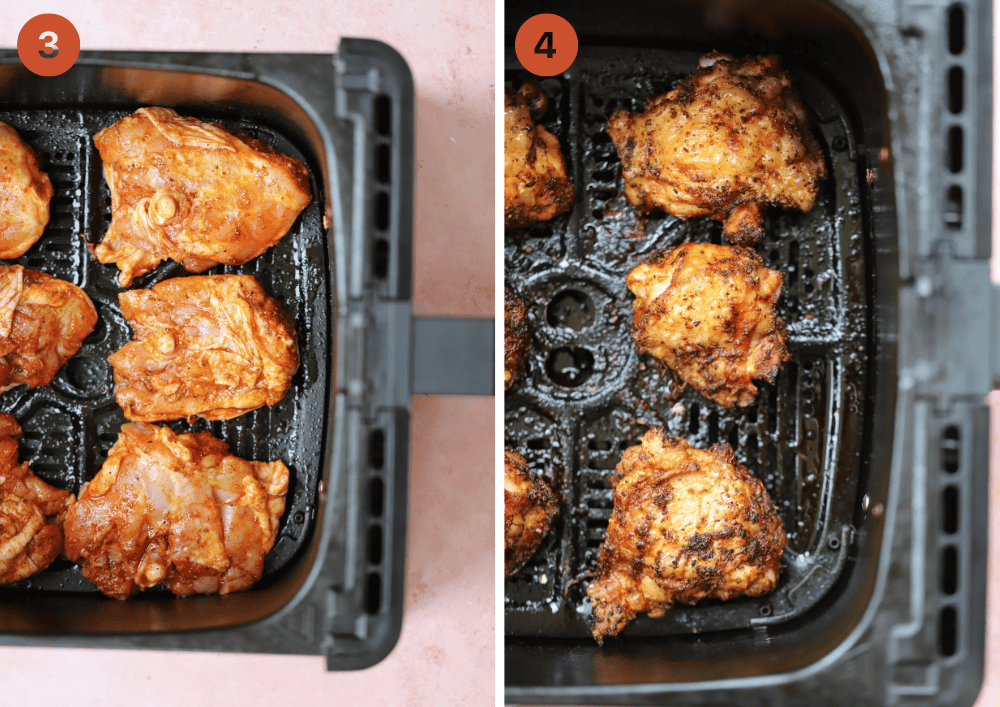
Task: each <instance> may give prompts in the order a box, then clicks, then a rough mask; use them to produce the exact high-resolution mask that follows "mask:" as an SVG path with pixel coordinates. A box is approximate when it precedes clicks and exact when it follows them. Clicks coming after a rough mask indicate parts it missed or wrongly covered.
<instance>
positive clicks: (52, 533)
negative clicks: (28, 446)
mask: <svg viewBox="0 0 1000 707" xmlns="http://www.w3.org/2000/svg"><path fill="white" fill-rule="evenodd" d="M20 436H21V426H20V425H18V424H17V421H16V420H15V419H14V418H13V417H11V416H10V415H7V414H6V413H0V584H9V583H11V582H17V581H20V580H22V579H27V578H28V577H31V576H32V575H36V574H38V573H39V572H41V571H42V570H44V569H45V568H46V567H48V566H49V565H50V564H51V563H52V560H54V559H56V557H57V556H58V555H59V553H60V552H62V549H63V534H62V523H63V516H64V515H65V513H66V507H67V506H68V505H69V504H70V503H71V502H72V501H73V494H71V493H70V492H69V491H61V490H59V489H57V488H53V487H52V486H49V485H48V484H47V483H45V482H44V481H42V480H41V479H39V478H38V477H37V476H35V475H34V474H33V473H31V469H30V468H28V463H27V462H25V463H23V464H18V463H17V452H18V443H17V439H18V438H19V437H20Z"/></svg>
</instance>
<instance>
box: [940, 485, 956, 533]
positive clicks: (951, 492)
mask: <svg viewBox="0 0 1000 707" xmlns="http://www.w3.org/2000/svg"><path fill="white" fill-rule="evenodd" d="M941 503H942V514H941V517H942V521H941V526H942V528H944V532H946V533H948V534H949V535H951V534H953V533H957V532H958V488H957V487H955V486H946V487H945V489H944V494H943V495H942V502H941Z"/></svg>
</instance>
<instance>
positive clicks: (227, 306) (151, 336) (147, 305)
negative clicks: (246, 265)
mask: <svg viewBox="0 0 1000 707" xmlns="http://www.w3.org/2000/svg"><path fill="white" fill-rule="evenodd" d="M118 301H119V303H120V304H121V308H122V314H123V315H124V316H125V318H126V319H127V320H128V322H129V324H131V325H132V328H133V329H134V330H135V339H133V340H132V341H130V342H129V343H127V344H125V345H124V346H123V347H122V348H120V349H118V351H116V352H115V353H113V354H111V356H109V357H108V362H109V363H110V364H111V365H112V366H113V367H114V369H115V374H114V375H115V399H116V400H117V401H118V404H119V405H121V406H122V408H123V409H124V410H125V417H127V418H128V419H130V420H135V421H141V422H154V421H159V420H176V419H178V418H186V419H188V420H191V419H193V418H195V417H203V418H205V419H206V420H228V419H229V418H232V417H236V416H238V415H242V414H243V413H245V412H249V411H250V410H254V409H256V408H259V407H261V406H263V405H274V404H276V403H277V402H278V401H280V400H281V399H282V398H283V397H284V396H285V393H287V392H288V388H289V387H290V386H291V384H292V375H293V374H294V373H295V371H296V370H297V369H298V367H299V352H298V340H297V337H296V334H295V327H294V325H293V324H292V320H291V317H289V316H288V314H286V313H285V311H284V310H283V309H282V308H281V305H279V304H278V303H277V302H276V301H275V300H274V299H272V298H271V297H269V296H268V295H267V294H266V293H265V292H264V288H262V287H261V286H260V283H259V282H257V280H256V279H255V278H254V277H252V276H250V275H208V276H199V277H179V278H173V279H171V280H164V281H163V282H161V283H159V284H157V285H156V286H154V287H153V288H152V289H150V290H131V291H129V292H123V293H121V294H120V295H119V296H118Z"/></svg>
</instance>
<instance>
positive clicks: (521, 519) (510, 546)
mask: <svg viewBox="0 0 1000 707" xmlns="http://www.w3.org/2000/svg"><path fill="white" fill-rule="evenodd" d="M558 511H559V504H558V503H557V502H556V498H555V496H554V495H553V494H552V489H550V488H549V485H548V484H547V483H545V479H543V478H542V477H541V476H539V475H538V474H536V473H535V472H533V471H532V470H531V469H529V468H528V463H527V462H526V461H525V460H524V457H522V456H521V455H520V454H517V453H516V452H504V453H503V548H504V557H503V569H504V576H505V577H513V576H515V575H516V574H517V573H518V572H520V571H521V567H523V566H524V563H525V562H527V561H528V559H529V558H530V557H531V556H532V555H533V554H534V553H535V550H536V549H538V546H539V544H541V542H542V538H544V537H545V534H546V533H548V532H549V528H551V527H552V519H553V518H554V517H555V515H556V513H557V512H558Z"/></svg>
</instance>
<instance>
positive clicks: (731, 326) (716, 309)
mask: <svg viewBox="0 0 1000 707" xmlns="http://www.w3.org/2000/svg"><path fill="white" fill-rule="evenodd" d="M783 279H784V278H783V276H782V274H781V273H780V272H778V271H777V270H771V269H770V268H768V267H766V266H765V265H764V263H763V261H762V260H761V259H760V256H758V255H757V254H756V253H754V252H753V251H752V250H750V249H749V248H742V247H740V246H725V245H713V244H710V243H684V244H682V245H680V246H678V247H676V248H673V249H671V250H667V251H663V252H660V253H658V254H656V255H654V256H653V257H652V258H651V259H650V260H649V261H647V262H645V263H641V264H640V265H638V266H637V267H636V268H634V269H633V270H632V271H631V272H630V273H629V274H628V275H627V276H626V278H625V281H626V284H627V285H628V288H629V289H630V290H631V291H632V294H634V295H635V297H636V298H635V301H634V302H633V303H632V308H633V309H634V310H635V317H634V319H633V321H632V338H633V339H635V346H636V350H637V351H638V352H639V353H649V354H651V355H652V356H654V357H656V358H658V359H660V360H661V361H663V362H664V363H665V364H666V365H667V366H669V367H670V368H671V369H672V370H673V371H674V372H675V373H677V374H678V375H679V376H680V378H681V379H682V380H683V381H684V382H685V383H687V384H689V385H690V386H691V387H692V388H694V389H695V390H697V391H698V392H699V393H701V394H702V395H704V396H705V397H706V398H708V399H709V400H714V401H715V402H717V403H719V404H720V405H723V406H725V407H731V406H732V405H733V404H734V403H735V404H738V405H749V404H750V403H751V402H753V399H754V397H755V396H756V395H757V386H755V385H754V384H753V382H752V381H751V379H753V378H762V379H765V380H767V381H769V382H770V381H773V380H774V377H775V376H776V375H777V374H778V369H779V368H780V367H781V364H782V363H783V362H785V361H787V360H788V359H789V358H790V356H789V355H788V350H787V348H786V347H785V341H786V339H787V334H786V332H785V323H784V322H783V321H781V318H780V317H778V316H777V315H776V314H775V312H774V305H775V302H777V300H778V295H779V294H780V293H781V283H782V280H783Z"/></svg>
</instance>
